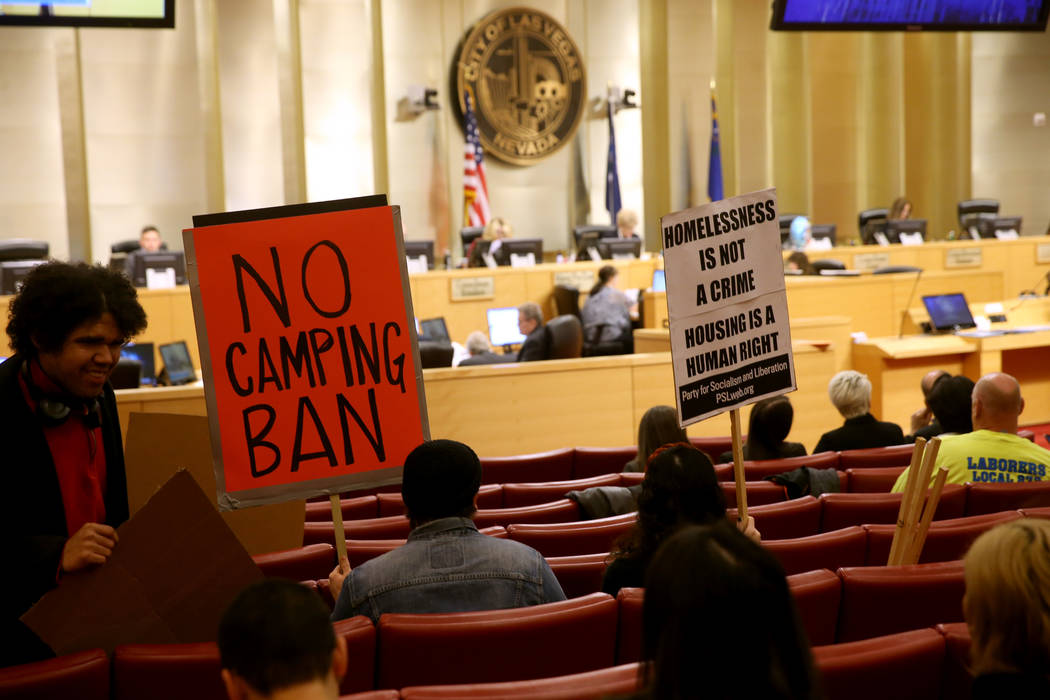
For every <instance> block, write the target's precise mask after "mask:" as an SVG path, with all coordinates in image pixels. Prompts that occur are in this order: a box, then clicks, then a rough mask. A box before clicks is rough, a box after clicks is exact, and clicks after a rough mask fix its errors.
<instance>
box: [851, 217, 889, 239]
mask: <svg viewBox="0 0 1050 700" xmlns="http://www.w3.org/2000/svg"><path fill="white" fill-rule="evenodd" d="M889 216H890V210H889V209H865V210H864V211H862V212H860V213H859V214H857V232H858V233H859V234H860V240H861V242H862V243H865V244H867V243H871V242H872V241H874V237H873V235H872V234H873V233H874V232H875V231H876V230H881V229H883V228H885V227H886V219H888V218H889Z"/></svg>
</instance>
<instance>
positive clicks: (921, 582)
mask: <svg viewBox="0 0 1050 700" xmlns="http://www.w3.org/2000/svg"><path fill="white" fill-rule="evenodd" d="M838 574H839V578H841V579H842V607H841V608H840V609H839V627H838V635H837V636H836V639H837V640H838V641H839V642H853V641H856V640H858V639H868V638H869V637H878V636H881V635H885V634H894V633H896V632H903V631H905V630H914V629H918V628H920V627H930V626H932V625H936V624H938V623H941V622H961V621H962V619H963V615H962V597H963V592H964V590H965V585H964V584H963V564H962V562H961V561H950V562H936V563H933V564H913V565H911V566H850V567H845V568H842V569H839V571H838Z"/></svg>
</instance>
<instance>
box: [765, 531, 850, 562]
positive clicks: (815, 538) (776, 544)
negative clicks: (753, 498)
mask: <svg viewBox="0 0 1050 700" xmlns="http://www.w3.org/2000/svg"><path fill="white" fill-rule="evenodd" d="M762 545H763V546H764V547H765V548H766V549H768V550H769V551H770V552H772V553H773V556H775V557H776V558H777V559H778V560H779V561H780V565H781V566H783V567H784V572H785V573H787V574H800V573H802V572H804V571H812V570H814V569H831V570H832V571H835V570H836V569H838V568H840V567H843V566H863V565H864V564H865V562H866V559H865V555H866V553H867V548H868V538H867V534H866V533H865V532H864V529H863V528H861V527H858V526H853V527H844V528H842V529H841V530H832V531H831V532H822V533H820V534H819V535H810V536H809V537H795V538H792V539H783V540H765V541H763V542H762Z"/></svg>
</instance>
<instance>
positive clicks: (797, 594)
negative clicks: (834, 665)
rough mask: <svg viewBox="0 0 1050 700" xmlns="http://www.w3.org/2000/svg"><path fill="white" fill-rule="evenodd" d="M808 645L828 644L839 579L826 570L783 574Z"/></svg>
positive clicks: (836, 612) (839, 594) (835, 618)
mask: <svg viewBox="0 0 1050 700" xmlns="http://www.w3.org/2000/svg"><path fill="white" fill-rule="evenodd" d="M787 582H788V588H789V589H790V590H791V596H792V597H793V598H794V599H795V607H797V608H798V615H799V617H800V618H801V620H802V626H803V627H805V628H806V635H807V636H808V637H809V642H810V644H831V643H832V642H834V641H835V626H836V622H837V621H838V615H839V602H840V600H841V598H842V581H841V580H840V579H839V577H838V576H836V575H835V574H833V573H831V572H830V571H828V570H827V569H818V570H817V571H807V572H805V573H802V574H794V575H792V576H788V577H787Z"/></svg>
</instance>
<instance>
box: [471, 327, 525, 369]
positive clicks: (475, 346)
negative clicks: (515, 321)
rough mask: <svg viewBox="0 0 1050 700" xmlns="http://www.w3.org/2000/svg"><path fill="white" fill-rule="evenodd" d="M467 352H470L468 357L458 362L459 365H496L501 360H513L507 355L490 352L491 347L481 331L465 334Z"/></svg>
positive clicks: (501, 361)
mask: <svg viewBox="0 0 1050 700" xmlns="http://www.w3.org/2000/svg"><path fill="white" fill-rule="evenodd" d="M466 347H467V352H469V353H470V357H468V358H467V359H465V360H463V361H462V362H460V363H459V365H458V366H459V367H473V366H476V365H498V364H501V363H503V362H513V359H512V358H510V357H509V356H508V357H501V356H500V355H497V354H496V353H494V352H492V348H491V347H490V346H489V339H488V336H486V335H485V334H484V333H482V332H481V331H474V332H473V333H471V334H470V335H468V336H467V342H466Z"/></svg>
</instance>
